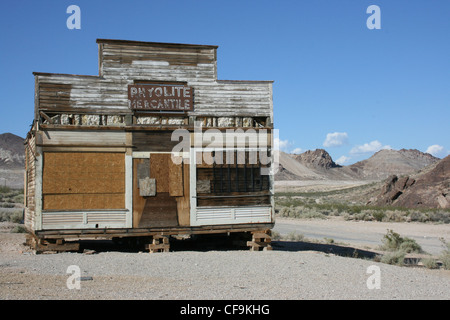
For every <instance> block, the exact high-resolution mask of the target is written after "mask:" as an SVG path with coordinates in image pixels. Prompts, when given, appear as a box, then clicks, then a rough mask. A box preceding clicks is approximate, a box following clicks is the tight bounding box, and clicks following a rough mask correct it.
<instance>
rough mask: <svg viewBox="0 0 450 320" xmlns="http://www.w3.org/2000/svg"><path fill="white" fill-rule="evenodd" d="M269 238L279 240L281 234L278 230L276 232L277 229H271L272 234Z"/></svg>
mask: <svg viewBox="0 0 450 320" xmlns="http://www.w3.org/2000/svg"><path fill="white" fill-rule="evenodd" d="M270 237H271V239H272V240H275V241H276V240H280V239H281V234H280V233H279V232H277V231H273V230H272V234H271V236H270Z"/></svg>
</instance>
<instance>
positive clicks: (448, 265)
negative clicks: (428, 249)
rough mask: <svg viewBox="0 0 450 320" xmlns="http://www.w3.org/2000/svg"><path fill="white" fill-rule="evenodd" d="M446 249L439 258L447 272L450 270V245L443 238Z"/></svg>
mask: <svg viewBox="0 0 450 320" xmlns="http://www.w3.org/2000/svg"><path fill="white" fill-rule="evenodd" d="M440 240H441V242H442V244H443V245H444V247H445V249H444V251H443V252H442V253H441V255H440V256H439V260H441V262H442V267H443V268H444V269H446V270H450V243H449V242H446V241H445V240H444V239H443V238H441V239H440Z"/></svg>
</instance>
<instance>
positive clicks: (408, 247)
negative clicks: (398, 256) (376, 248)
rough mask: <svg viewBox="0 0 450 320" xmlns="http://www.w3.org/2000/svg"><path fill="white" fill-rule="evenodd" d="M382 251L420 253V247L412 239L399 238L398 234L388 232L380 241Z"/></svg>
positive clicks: (391, 231)
mask: <svg viewBox="0 0 450 320" xmlns="http://www.w3.org/2000/svg"><path fill="white" fill-rule="evenodd" d="M382 242H383V245H382V246H381V249H382V250H386V251H402V252H404V253H411V252H422V248H421V247H420V245H419V244H418V243H417V242H416V241H415V240H413V239H410V238H407V237H401V236H400V234H398V233H397V232H394V231H393V230H388V231H387V233H386V234H385V235H384V236H383V239H382Z"/></svg>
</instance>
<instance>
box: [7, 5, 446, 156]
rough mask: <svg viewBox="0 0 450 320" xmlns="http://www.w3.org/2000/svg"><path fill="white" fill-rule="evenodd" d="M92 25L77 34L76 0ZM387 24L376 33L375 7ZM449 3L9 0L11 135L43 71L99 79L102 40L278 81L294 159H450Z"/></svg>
mask: <svg viewBox="0 0 450 320" xmlns="http://www.w3.org/2000/svg"><path fill="white" fill-rule="evenodd" d="M72 4H74V5H78V6H79V7H80V9H81V29H80V30H69V29H68V28H67V26H66V20H67V19H68V18H69V16H70V14H67V13H66V9H67V7H68V6H69V5H72ZM372 4H374V5H377V6H378V7H379V8H380V10H381V15H380V17H381V29H378V30H377V29H374V30H370V29H368V28H367V25H366V21H367V19H368V18H369V17H370V16H371V14H368V13H366V9H367V8H368V6H370V5H372ZM449 14H450V1H448V0H434V1H429V0H410V1H406V0H404V1H397V0H389V1H384V0H383V1H382V0H371V1H365V0H358V1H355V0H334V1H331V0H329V1H325V0H303V1H299V0H295V1H287V0H277V1H264V0H259V1H256V0H241V1H234V0H228V1H223V0H221V1H214V0H210V1H206V0H185V1H172V0H165V1H134V0H130V1H111V0H109V1H104V0H95V1H80V0H71V1H65V0H59V1H55V0H53V1H50V0H41V1H7V2H6V1H2V3H1V10H0V30H1V31H0V32H1V33H0V37H1V42H0V46H1V48H0V70H1V75H2V77H1V78H0V108H1V116H0V133H3V132H12V133H14V134H17V135H19V136H22V137H24V136H25V135H26V133H27V131H28V130H29V127H30V124H31V122H32V120H33V110H34V77H33V75H32V72H33V71H39V72H55V73H70V74H88V75H97V74H98V61H97V57H98V51H97V44H96V42H95V40H96V39H97V38H107V39H125V40H139V41H154V42H179V43H193V44H209V45H218V46H219V49H218V55H217V56H218V78H219V79H226V80H274V81H275V82H274V97H273V99H274V119H275V127H276V128H277V129H279V130H280V131H279V137H280V140H281V141H280V142H281V146H282V147H283V149H284V150H285V151H287V152H300V151H306V150H314V149H316V148H324V149H326V150H327V151H328V152H329V153H330V154H331V156H332V157H333V159H334V160H338V159H339V162H341V163H343V164H350V163H354V162H356V161H358V160H361V159H365V158H368V157H369V156H370V155H372V154H373V153H374V152H375V151H377V150H380V149H382V148H393V149H401V148H407V149H418V150H420V151H423V152H426V151H427V150H428V151H429V152H433V153H434V154H435V155H436V156H438V157H444V156H446V155H447V154H449V152H450V125H449V123H450V19H449Z"/></svg>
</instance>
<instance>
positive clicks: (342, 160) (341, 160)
mask: <svg viewBox="0 0 450 320" xmlns="http://www.w3.org/2000/svg"><path fill="white" fill-rule="evenodd" d="M350 159H351V158H350V157H346V156H341V157H339V159H337V160H336V161H335V162H336V163H337V164H340V165H344V164H346V163H348V162H349V161H350Z"/></svg>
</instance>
